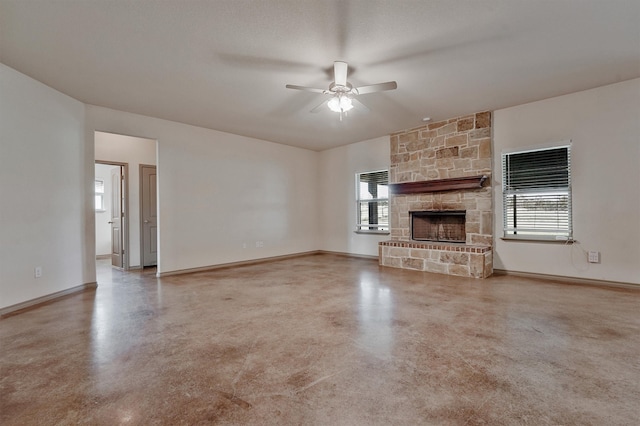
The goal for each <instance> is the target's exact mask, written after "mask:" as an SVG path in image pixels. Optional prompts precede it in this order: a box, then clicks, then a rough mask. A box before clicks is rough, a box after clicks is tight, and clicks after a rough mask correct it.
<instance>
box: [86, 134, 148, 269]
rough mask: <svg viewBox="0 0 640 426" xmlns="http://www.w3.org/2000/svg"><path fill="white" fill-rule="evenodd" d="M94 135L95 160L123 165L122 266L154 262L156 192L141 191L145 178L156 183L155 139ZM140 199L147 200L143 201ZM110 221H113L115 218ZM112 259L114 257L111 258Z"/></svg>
mask: <svg viewBox="0 0 640 426" xmlns="http://www.w3.org/2000/svg"><path fill="white" fill-rule="evenodd" d="M94 136H95V139H94V148H95V161H96V162H97V163H104V164H114V165H126V167H125V173H124V175H125V176H124V179H125V182H124V184H123V186H122V188H123V191H122V205H123V210H124V214H125V216H124V221H123V222H122V230H123V237H122V238H123V239H122V248H123V249H124V255H123V258H122V260H123V265H124V266H123V269H125V270H134V269H142V268H144V267H145V266H153V265H157V264H158V260H159V259H158V258H159V256H158V255H157V254H156V253H157V252H158V251H159V250H158V241H159V238H158V237H157V233H158V231H159V230H158V227H157V223H158V221H157V213H156V210H157V202H156V192H155V191H154V192H149V191H147V193H145V194H142V191H143V189H144V188H143V184H144V182H145V180H146V181H147V183H148V184H149V185H148V186H149V188H151V189H156V186H157V185H156V173H155V167H156V164H157V140H155V139H148V138H142V137H137V136H127V135H122V134H117V133H108V132H103V131H95V132H94ZM141 166H144V167H141ZM147 166H149V167H150V169H148V170H151V171H152V173H147V175H146V176H144V177H143V175H142V172H143V170H147V169H146V167H147ZM145 173H146V172H145ZM144 199H146V200H147V201H148V202H146V203H143V200H144ZM143 208H147V212H145V213H144V214H143V212H142V209H143ZM103 216H105V214H103ZM114 218H115V216H114ZM99 220H100V219H98V218H96V228H97V227H98V225H99V223H98V221H99ZM145 221H147V223H145ZM112 222H114V223H117V221H116V220H113V221H112ZM109 225H112V224H109ZM116 235H117V234H116ZM114 240H115V239H114ZM96 242H97V241H96ZM145 247H146V248H145ZM96 250H97V246H96ZM116 251H117V249H116V248H114V254H115V253H116ZM145 252H146V254H147V255H146V256H145ZM97 253H98V252H97ZM120 253H122V251H121V252H120ZM145 257H146V259H145ZM115 260H116V259H115V258H114V262H115ZM102 263H104V262H102ZM114 264H115V263H114Z"/></svg>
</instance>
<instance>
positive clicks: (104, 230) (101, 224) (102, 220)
mask: <svg viewBox="0 0 640 426" xmlns="http://www.w3.org/2000/svg"><path fill="white" fill-rule="evenodd" d="M118 168H119V166H110V165H108V164H96V179H101V180H102V181H103V182H104V211H96V256H104V255H110V254H111V225H110V224H109V221H110V220H111V170H114V169H118Z"/></svg>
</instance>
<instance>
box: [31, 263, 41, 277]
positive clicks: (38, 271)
mask: <svg viewBox="0 0 640 426" xmlns="http://www.w3.org/2000/svg"><path fill="white" fill-rule="evenodd" d="M33 276H34V277H36V278H40V277H42V266H36V267H35V268H33Z"/></svg>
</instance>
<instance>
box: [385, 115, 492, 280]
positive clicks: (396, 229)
mask: <svg viewBox="0 0 640 426" xmlns="http://www.w3.org/2000/svg"><path fill="white" fill-rule="evenodd" d="M390 139H391V165H390V168H389V183H390V185H389V187H390V196H389V209H390V231H391V240H389V241H383V242H381V243H380V247H379V261H380V264H381V265H383V266H390V267H396V268H405V269H415V270H421V271H428V272H436V273H443V274H449V275H460V276H468V277H474V278H486V277H488V276H490V275H491V274H492V273H493V255H492V245H493V224H492V219H493V214H492V193H491V187H490V185H489V184H488V182H487V181H488V180H489V179H490V176H491V113H490V112H480V113H476V114H473V115H468V116H464V117H458V118H453V119H450V120H445V121H441V122H437V123H431V124H428V125H425V126H421V127H418V128H415V129H410V130H406V131H403V132H398V133H394V134H392V135H391V137H390Z"/></svg>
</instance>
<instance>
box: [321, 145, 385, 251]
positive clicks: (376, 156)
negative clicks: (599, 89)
mask: <svg viewBox="0 0 640 426" xmlns="http://www.w3.org/2000/svg"><path fill="white" fill-rule="evenodd" d="M389 160H390V144H389V136H382V137H379V138H376V139H370V140H367V141H362V142H358V143H354V144H351V145H347V146H341V147H338V148H333V149H329V150H326V151H322V152H320V176H321V178H320V188H319V191H320V209H321V215H320V228H321V230H322V232H321V240H320V249H321V250H327V251H335V252H342V253H351V254H359V255H368V256H377V255H378V242H380V241H384V240H388V239H389V235H374V234H369V235H365V234H356V233H355V232H354V231H355V230H356V217H357V216H356V184H355V177H356V173H361V172H367V171H374V170H388V169H389Z"/></svg>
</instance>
